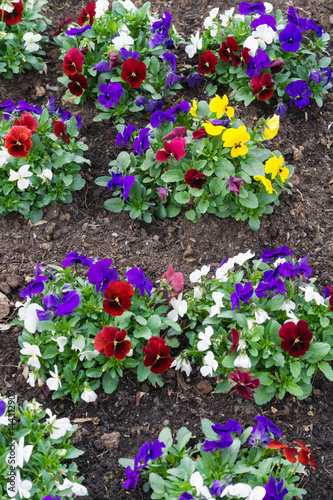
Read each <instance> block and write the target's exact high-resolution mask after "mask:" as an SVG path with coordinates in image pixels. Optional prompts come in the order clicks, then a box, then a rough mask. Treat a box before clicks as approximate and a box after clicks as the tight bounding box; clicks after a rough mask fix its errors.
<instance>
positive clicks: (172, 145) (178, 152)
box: [156, 137, 186, 165]
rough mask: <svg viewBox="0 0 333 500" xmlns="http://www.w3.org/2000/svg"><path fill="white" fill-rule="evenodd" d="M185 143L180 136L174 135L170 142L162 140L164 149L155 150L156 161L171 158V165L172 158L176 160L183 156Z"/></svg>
mask: <svg viewBox="0 0 333 500" xmlns="http://www.w3.org/2000/svg"><path fill="white" fill-rule="evenodd" d="M185 145H186V139H184V138H182V137H175V139H173V140H172V141H171V142H167V141H164V142H163V146H164V149H161V150H159V151H157V153H156V160H157V161H158V162H164V161H168V160H171V165H172V162H173V159H174V158H175V160H176V161H178V160H179V159H180V158H182V157H183V156H185Z"/></svg>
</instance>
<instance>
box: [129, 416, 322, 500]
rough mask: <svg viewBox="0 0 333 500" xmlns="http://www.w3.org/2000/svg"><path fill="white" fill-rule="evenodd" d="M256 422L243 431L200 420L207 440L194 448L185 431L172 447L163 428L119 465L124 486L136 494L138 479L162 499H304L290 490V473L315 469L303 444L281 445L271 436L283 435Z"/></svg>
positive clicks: (265, 422) (231, 422)
mask: <svg viewBox="0 0 333 500" xmlns="http://www.w3.org/2000/svg"><path fill="white" fill-rule="evenodd" d="M255 421H256V425H254V426H253V427H248V428H246V429H245V430H244V431H242V426H241V424H240V423H239V422H238V421H236V420H233V419H229V420H228V421H227V422H226V424H225V425H221V424H220V423H215V424H213V422H211V421H210V420H208V419H203V420H202V422H201V424H202V430H203V432H204V434H205V437H206V439H205V441H204V442H203V443H196V444H195V445H193V443H192V440H194V438H195V436H193V435H192V433H191V432H190V431H189V430H188V429H187V428H186V427H182V428H181V429H179V431H178V433H177V436H176V440H175V442H174V441H173V438H172V433H171V430H170V429H169V428H168V427H165V428H164V429H163V430H162V431H161V432H160V435H159V437H158V439H156V440H155V439H153V440H151V441H150V442H149V443H145V444H144V445H143V446H142V447H141V449H140V451H139V454H138V456H136V457H135V458H134V460H133V459H132V460H129V459H120V460H119V462H120V464H121V465H122V466H124V467H126V477H127V479H126V481H125V482H124V487H125V488H126V489H130V488H134V489H135V488H136V485H137V482H138V480H139V477H142V478H143V479H144V480H145V481H146V485H145V486H144V489H145V490H146V491H147V490H148V487H149V488H151V490H152V492H153V493H152V495H151V498H161V499H163V500H171V499H172V500H173V499H177V500H194V499H205V500H215V499H216V498H243V499H247V500H283V498H284V497H286V495H288V497H286V498H303V496H304V495H305V494H306V491H305V490H304V489H302V488H297V487H296V486H295V482H297V481H298V480H299V477H297V476H296V475H295V473H296V470H297V472H298V473H303V472H304V470H305V467H306V466H310V467H312V468H313V469H316V463H315V460H314V457H313V454H312V452H311V450H309V449H308V448H307V447H306V445H305V444H304V443H303V441H294V442H293V444H283V443H280V442H279V441H278V440H277V439H276V437H278V438H280V437H281V436H282V432H281V431H280V429H279V428H278V427H276V425H275V424H274V423H273V422H272V421H271V420H269V419H268V418H267V417H265V416H262V415H258V416H257V417H255ZM238 435H239V436H238ZM190 443H191V444H190Z"/></svg>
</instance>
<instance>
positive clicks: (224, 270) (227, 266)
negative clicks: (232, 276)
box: [215, 259, 235, 283]
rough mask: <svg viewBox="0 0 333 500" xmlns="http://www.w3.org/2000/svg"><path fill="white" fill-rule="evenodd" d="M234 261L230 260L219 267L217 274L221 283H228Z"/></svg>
mask: <svg viewBox="0 0 333 500" xmlns="http://www.w3.org/2000/svg"><path fill="white" fill-rule="evenodd" d="M234 265H235V264H234V260H233V259H228V260H227V262H225V263H224V264H222V266H220V267H218V268H217V269H216V272H215V276H216V279H217V280H219V281H221V282H222V283H226V282H227V281H228V273H229V271H231V269H233V268H234Z"/></svg>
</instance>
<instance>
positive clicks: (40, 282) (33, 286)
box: [20, 276, 47, 299]
mask: <svg viewBox="0 0 333 500" xmlns="http://www.w3.org/2000/svg"><path fill="white" fill-rule="evenodd" d="M44 281H47V276H39V277H38V278H36V279H35V280H34V281H32V283H30V284H29V285H28V286H27V288H25V289H24V290H21V291H20V297H23V298H24V299H26V298H27V297H30V299H32V296H33V295H37V294H39V293H42V292H43V291H44Z"/></svg>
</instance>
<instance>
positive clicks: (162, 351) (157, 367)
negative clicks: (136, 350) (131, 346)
mask: <svg viewBox="0 0 333 500" xmlns="http://www.w3.org/2000/svg"><path fill="white" fill-rule="evenodd" d="M142 352H143V353H144V354H145V355H146V357H145V360H144V362H143V364H144V365H145V366H151V368H150V371H151V372H152V373H155V374H160V373H163V372H166V371H167V370H169V368H170V366H171V363H172V357H171V356H169V353H170V347H169V346H168V345H165V340H164V339H162V338H161V337H151V338H150V339H149V341H148V345H147V346H144V347H143V348H142Z"/></svg>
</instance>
